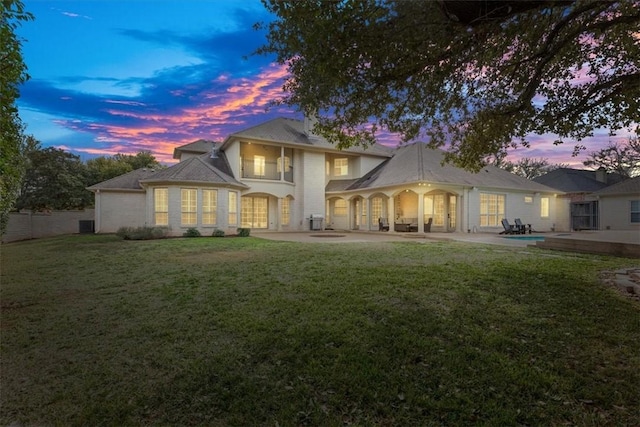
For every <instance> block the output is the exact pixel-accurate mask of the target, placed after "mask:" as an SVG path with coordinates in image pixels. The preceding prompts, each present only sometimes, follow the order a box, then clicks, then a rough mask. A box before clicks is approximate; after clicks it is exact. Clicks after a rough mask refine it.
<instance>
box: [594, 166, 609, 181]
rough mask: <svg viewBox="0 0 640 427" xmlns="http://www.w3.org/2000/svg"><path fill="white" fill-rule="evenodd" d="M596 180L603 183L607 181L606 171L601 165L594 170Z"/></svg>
mask: <svg viewBox="0 0 640 427" xmlns="http://www.w3.org/2000/svg"><path fill="white" fill-rule="evenodd" d="M596 181H598V182H602V183H603V184H606V183H607V171H606V169H605V168H604V167H602V166H600V167H599V168H598V170H597V171H596Z"/></svg>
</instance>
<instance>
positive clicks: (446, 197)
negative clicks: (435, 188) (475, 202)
mask: <svg viewBox="0 0 640 427" xmlns="http://www.w3.org/2000/svg"><path fill="white" fill-rule="evenodd" d="M456 209H457V198H456V196H455V194H450V193H431V194H425V196H424V222H425V223H427V222H428V221H429V218H432V223H431V231H440V232H442V231H455V229H456Z"/></svg>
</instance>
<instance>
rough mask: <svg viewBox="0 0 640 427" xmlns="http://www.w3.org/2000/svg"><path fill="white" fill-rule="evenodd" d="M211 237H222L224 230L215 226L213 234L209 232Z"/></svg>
mask: <svg viewBox="0 0 640 427" xmlns="http://www.w3.org/2000/svg"><path fill="white" fill-rule="evenodd" d="M211 235H212V236H213V237H224V230H220V229H218V228H216V229H215V230H213V234H211Z"/></svg>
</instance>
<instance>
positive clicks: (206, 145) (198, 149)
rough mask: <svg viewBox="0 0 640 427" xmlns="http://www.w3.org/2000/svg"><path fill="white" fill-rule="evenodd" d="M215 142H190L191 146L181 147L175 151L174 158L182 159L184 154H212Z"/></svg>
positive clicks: (202, 140)
mask: <svg viewBox="0 0 640 427" xmlns="http://www.w3.org/2000/svg"><path fill="white" fill-rule="evenodd" d="M215 145H216V142H215V141H209V140H206V139H199V140H197V141H193V142H190V143H189V144H185V145H181V146H180V147H176V148H174V149H173V158H174V159H180V157H181V156H182V153H194V154H204V153H210V152H211V151H212V150H213V147H215Z"/></svg>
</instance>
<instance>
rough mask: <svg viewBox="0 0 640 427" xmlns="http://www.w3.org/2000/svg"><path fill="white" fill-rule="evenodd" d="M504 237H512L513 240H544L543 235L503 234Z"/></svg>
mask: <svg viewBox="0 0 640 427" xmlns="http://www.w3.org/2000/svg"><path fill="white" fill-rule="evenodd" d="M504 238H505V239H513V240H532V241H541V240H544V236H504Z"/></svg>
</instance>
